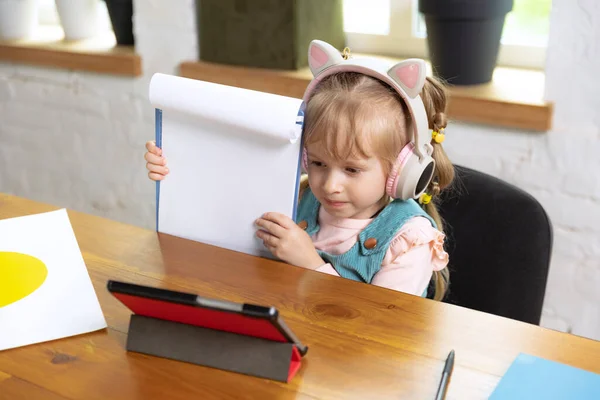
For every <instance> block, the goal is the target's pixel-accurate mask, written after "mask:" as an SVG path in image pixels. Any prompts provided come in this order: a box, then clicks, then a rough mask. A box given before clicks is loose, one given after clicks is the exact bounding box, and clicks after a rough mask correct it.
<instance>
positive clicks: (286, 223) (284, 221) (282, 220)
mask: <svg viewBox="0 0 600 400" xmlns="http://www.w3.org/2000/svg"><path fill="white" fill-rule="evenodd" d="M262 218H263V219H266V220H268V221H271V222H274V223H276V224H278V225H280V226H282V227H284V228H286V229H290V228H292V226H293V225H295V224H294V221H292V220H291V218H289V217H287V216H285V215H283V214H280V213H276V212H268V213H265V214H263V216H262Z"/></svg>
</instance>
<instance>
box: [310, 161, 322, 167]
mask: <svg viewBox="0 0 600 400" xmlns="http://www.w3.org/2000/svg"><path fill="white" fill-rule="evenodd" d="M310 164H311V165H314V166H315V167H322V166H323V163H322V162H321V161H311V162H310Z"/></svg>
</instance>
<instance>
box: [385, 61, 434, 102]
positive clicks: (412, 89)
mask: <svg viewBox="0 0 600 400" xmlns="http://www.w3.org/2000/svg"><path fill="white" fill-rule="evenodd" d="M388 75H389V76H390V78H392V79H393V80H394V82H396V83H397V84H398V85H400V87H401V88H402V90H404V92H406V94H407V95H409V96H410V97H411V98H413V99H414V98H415V97H417V96H418V95H419V94H420V93H421V91H422V90H423V86H425V80H426V79H427V66H426V65H425V61H423V60H421V59H417V58H411V59H408V60H404V61H400V62H399V63H398V64H396V65H394V66H393V67H392V68H390V70H389V71H388Z"/></svg>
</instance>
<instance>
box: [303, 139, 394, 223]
mask: <svg viewBox="0 0 600 400" xmlns="http://www.w3.org/2000/svg"><path fill="white" fill-rule="evenodd" d="M306 151H307V156H308V183H309V185H310V188H311V190H312V192H313V193H314V195H315V197H316V198H317V200H319V203H321V206H323V207H324V208H325V211H327V212H328V213H329V214H331V215H332V216H334V217H337V218H355V219H367V218H372V217H373V215H374V214H375V213H377V211H379V210H380V209H381V208H382V207H383V206H384V202H385V199H384V196H385V184H386V179H387V176H386V174H385V172H384V170H383V166H382V164H381V161H380V160H379V159H378V158H376V157H351V158H348V159H346V160H344V161H339V160H335V159H334V158H332V157H331V156H328V155H327V152H325V151H324V149H323V146H322V144H321V143H315V144H311V145H308V146H307V148H306Z"/></svg>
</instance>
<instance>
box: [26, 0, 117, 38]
mask: <svg viewBox="0 0 600 400" xmlns="http://www.w3.org/2000/svg"><path fill="white" fill-rule="evenodd" d="M38 24H39V25H40V26H41V27H47V28H48V27H50V28H61V29H62V26H61V24H60V18H59V16H58V11H57V10H56V1H55V0H38ZM98 31H99V32H105V31H112V25H111V24H110V18H109V16H108V9H107V8H106V3H105V2H104V1H103V0H102V1H101V0H98Z"/></svg>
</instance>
